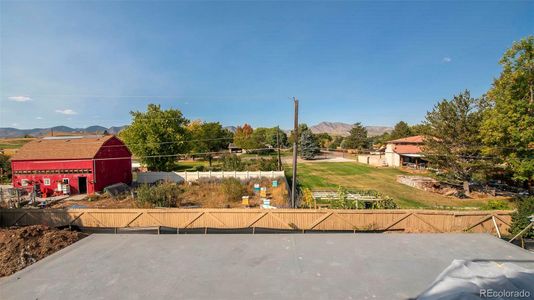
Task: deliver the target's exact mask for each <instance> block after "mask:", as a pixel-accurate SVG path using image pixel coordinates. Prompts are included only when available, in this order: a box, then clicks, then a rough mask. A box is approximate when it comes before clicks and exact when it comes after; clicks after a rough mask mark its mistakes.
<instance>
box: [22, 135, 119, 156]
mask: <svg viewBox="0 0 534 300" xmlns="http://www.w3.org/2000/svg"><path fill="white" fill-rule="evenodd" d="M114 137H115V136H113V135H106V136H90V137H83V136H75V137H74V136H72V137H68V136H66V137H55V138H44V139H39V140H35V141H32V142H29V143H27V144H25V145H24V146H22V148H20V149H19V151H17V153H15V155H14V156H13V157H12V158H11V160H50V159H87V158H93V157H95V155H96V154H97V153H98V150H100V148H101V147H102V146H103V145H104V144H105V143H106V142H107V141H109V140H110V139H112V138H114Z"/></svg>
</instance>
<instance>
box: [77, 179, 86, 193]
mask: <svg viewBox="0 0 534 300" xmlns="http://www.w3.org/2000/svg"><path fill="white" fill-rule="evenodd" d="M78 191H79V193H80V194H87V177H78Z"/></svg>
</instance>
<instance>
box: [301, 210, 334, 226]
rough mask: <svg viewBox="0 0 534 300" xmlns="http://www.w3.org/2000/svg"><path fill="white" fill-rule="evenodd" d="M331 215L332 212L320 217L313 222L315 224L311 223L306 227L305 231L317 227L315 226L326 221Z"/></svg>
mask: <svg viewBox="0 0 534 300" xmlns="http://www.w3.org/2000/svg"><path fill="white" fill-rule="evenodd" d="M332 214H334V212H329V213H326V214H324V215H323V216H322V217H320V218H319V219H317V220H315V222H313V223H312V224H311V225H310V226H308V228H307V229H308V230H312V229H314V228H315V227H317V225H319V224H321V223H322V222H323V221H324V220H326V219H328V218H329V217H330V216H331V215H332Z"/></svg>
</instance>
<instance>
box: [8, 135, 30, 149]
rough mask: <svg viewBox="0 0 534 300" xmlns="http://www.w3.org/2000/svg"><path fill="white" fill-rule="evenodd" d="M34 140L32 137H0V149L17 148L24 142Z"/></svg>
mask: <svg viewBox="0 0 534 300" xmlns="http://www.w3.org/2000/svg"><path fill="white" fill-rule="evenodd" d="M33 140H35V139H34V138H18V139H17V138H13V139H12V138H6V139H0V149H18V148H20V147H22V146H23V145H24V144H26V143H28V142H30V141H33Z"/></svg>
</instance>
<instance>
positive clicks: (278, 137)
mask: <svg viewBox="0 0 534 300" xmlns="http://www.w3.org/2000/svg"><path fill="white" fill-rule="evenodd" d="M276 145H277V146H278V171H282V158H281V157H280V126H276Z"/></svg>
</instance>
